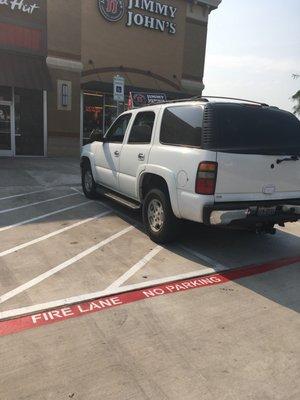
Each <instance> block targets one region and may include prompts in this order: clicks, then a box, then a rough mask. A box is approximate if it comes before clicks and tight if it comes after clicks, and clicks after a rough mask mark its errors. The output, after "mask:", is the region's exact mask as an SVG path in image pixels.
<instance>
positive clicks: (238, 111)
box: [213, 104, 300, 155]
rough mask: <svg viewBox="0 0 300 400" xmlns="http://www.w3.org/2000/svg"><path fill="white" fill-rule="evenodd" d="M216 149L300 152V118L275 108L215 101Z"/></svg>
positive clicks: (278, 152) (284, 153) (274, 152)
mask: <svg viewBox="0 0 300 400" xmlns="http://www.w3.org/2000/svg"><path fill="white" fill-rule="evenodd" d="M213 110H214V111H213V116H214V130H216V137H215V138H214V144H215V147H217V149H216V150H220V151H229V152H235V153H256V154H273V155H281V154H282V155H287V154H300V121H299V120H298V119H297V118H296V117H295V116H294V115H293V114H291V113H289V112H286V111H282V110H279V109H274V108H265V107H260V106H252V105H241V104H214V105H213Z"/></svg>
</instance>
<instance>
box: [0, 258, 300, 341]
mask: <svg viewBox="0 0 300 400" xmlns="http://www.w3.org/2000/svg"><path fill="white" fill-rule="evenodd" d="M298 262H300V256H298V257H290V258H284V259H280V260H275V261H271V262H268V263H265V264H260V265H250V266H248V267H242V268H238V269H234V270H229V271H224V272H223V273H220V274H212V275H206V276H200V277H198V278H197V277H196V278H191V279H186V280H180V281H175V282H170V283H166V284H163V285H157V286H153V287H149V288H147V289H137V290H134V291H132V292H128V293H121V294H119V295H113V296H107V297H102V298H99V299H95V300H93V301H86V302H83V303H80V304H74V305H71V306H66V307H61V308H57V309H52V310H48V311H44V312H40V313H38V314H32V315H27V316H24V317H19V318H16V319H11V320H7V321H2V322H0V336H5V335H10V334H12V333H17V332H21V331H24V330H27V329H32V328H37V327H40V326H43V325H49V324H53V323H55V322H60V321H64V320H66V319H70V318H76V317H80V316H82V315H85V314H90V313H94V312H99V311H104V310H106V309H109V308H114V307H117V306H120V305H123V304H129V303H133V302H135V301H139V300H144V299H148V298H152V297H157V296H162V295H165V294H171V293H177V292H181V291H185V290H190V289H196V288H201V287H206V286H213V285H220V284H224V283H227V282H229V281H233V280H236V279H240V278H245V277H248V276H251V275H256V274H261V273H264V272H268V271H271V270H274V269H277V268H280V267H284V266H287V265H291V264H295V263H298ZM120 289H122V288H120Z"/></svg>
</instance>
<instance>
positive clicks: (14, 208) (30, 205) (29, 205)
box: [0, 193, 79, 214]
mask: <svg viewBox="0 0 300 400" xmlns="http://www.w3.org/2000/svg"><path fill="white" fill-rule="evenodd" d="M78 195H79V193H70V194H65V195H63V196H59V197H53V198H51V199H46V200H42V201H36V202H34V203H28V204H23V205H22V206H17V207H13V208H7V209H5V210H0V214H5V213H8V212H12V211H16V210H20V209H22V208H27V207H32V206H36V205H38V204H44V203H48V202H50V201H55V200H60V199H64V198H66V197H71V196H78Z"/></svg>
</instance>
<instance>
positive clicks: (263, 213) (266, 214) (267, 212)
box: [257, 206, 277, 217]
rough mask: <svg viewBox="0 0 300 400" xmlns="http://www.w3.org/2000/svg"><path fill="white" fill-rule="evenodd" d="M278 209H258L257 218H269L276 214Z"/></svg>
mask: <svg viewBox="0 0 300 400" xmlns="http://www.w3.org/2000/svg"><path fill="white" fill-rule="evenodd" d="M276 209H277V207H276V206H274V207H258V208H257V216H258V217H269V216H272V215H275V214H276Z"/></svg>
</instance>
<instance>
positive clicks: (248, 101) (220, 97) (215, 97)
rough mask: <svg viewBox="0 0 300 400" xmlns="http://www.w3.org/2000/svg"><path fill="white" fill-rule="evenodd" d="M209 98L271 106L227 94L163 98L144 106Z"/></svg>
mask: <svg viewBox="0 0 300 400" xmlns="http://www.w3.org/2000/svg"><path fill="white" fill-rule="evenodd" d="M209 99H222V100H235V101H243V102H246V103H252V104H258V105H260V106H263V107H270V106H269V104H266V103H262V102H260V101H254V100H246V99H240V98H238V97H227V96H226V97H225V96H204V97H202V96H193V97H189V98H185V99H176V100H162V101H159V102H157V103H150V104H145V105H144V106H142V107H149V106H153V105H157V104H168V103H182V102H186V101H203V102H206V103H208V102H209Z"/></svg>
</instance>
